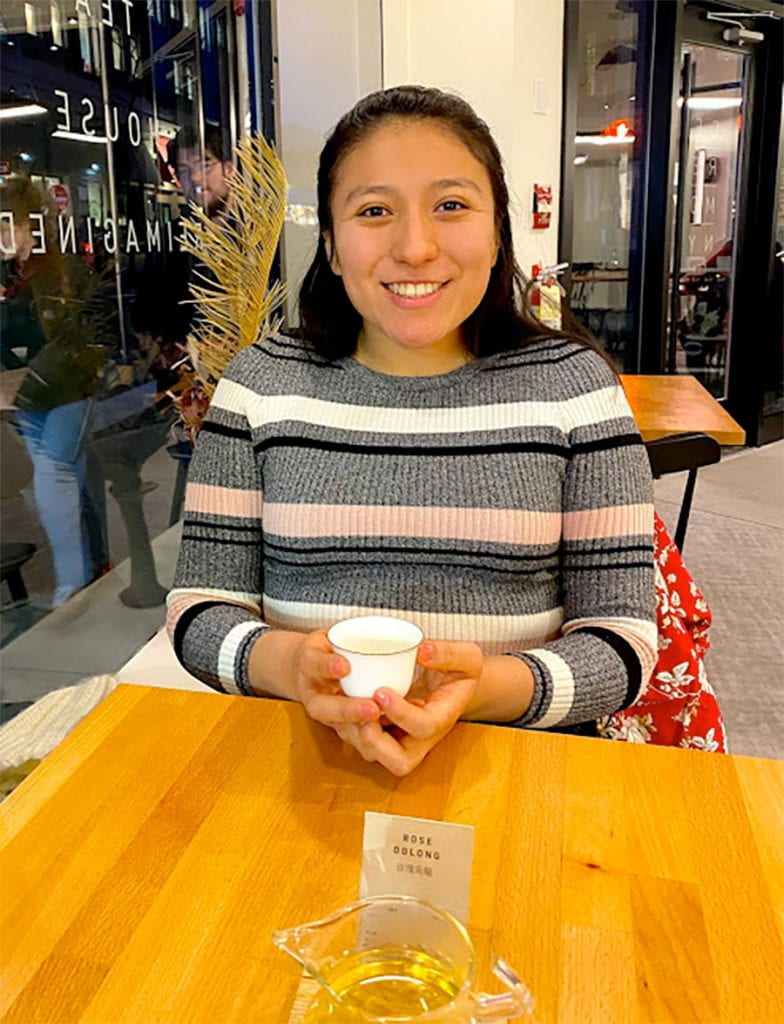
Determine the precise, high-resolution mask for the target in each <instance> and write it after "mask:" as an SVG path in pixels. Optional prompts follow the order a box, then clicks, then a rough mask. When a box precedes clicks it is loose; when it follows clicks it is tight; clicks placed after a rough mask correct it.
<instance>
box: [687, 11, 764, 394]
mask: <svg viewBox="0 0 784 1024" xmlns="http://www.w3.org/2000/svg"><path fill="white" fill-rule="evenodd" d="M704 25H705V22H700V27H702V26H704ZM708 28H709V29H710V28H711V26H710V25H708ZM750 61H751V55H750V54H749V53H748V52H744V51H742V50H739V49H737V48H736V49H729V48H727V47H721V46H715V45H708V44H706V43H705V42H694V41H691V40H688V39H687V40H685V41H683V42H682V43H681V47H680V81H681V89H680V96H679V98H678V115H677V116H678V124H679V133H678V136H679V137H678V147H677V155H676V165H675V173H674V196H673V199H674V202H673V226H672V235H671V237H672V246H671V253H670V274H669V303H668V321H667V370H668V372H670V373H689V374H692V375H694V376H696V377H697V378H698V379H699V380H700V381H701V383H702V384H703V385H704V386H705V387H706V388H707V389H708V390H709V391H710V392H711V393H712V394H713V395H715V396H716V398H720V399H721V398H726V396H727V376H728V368H729V362H730V358H731V351H732V336H731V335H732V332H731V323H732V303H733V301H735V298H734V288H733V284H734V274H735V269H736V256H737V245H736V224H737V214H738V209H739V205H740V204H739V191H738V190H739V187H740V182H741V169H742V166H743V161H742V148H743V142H744V117H745V116H746V108H747V82H748V77H749V63H750Z"/></svg>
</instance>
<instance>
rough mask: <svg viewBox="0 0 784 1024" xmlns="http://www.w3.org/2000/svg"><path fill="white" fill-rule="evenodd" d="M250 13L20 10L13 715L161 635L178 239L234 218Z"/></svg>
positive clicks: (15, 75) (9, 500) (7, 632)
mask: <svg viewBox="0 0 784 1024" xmlns="http://www.w3.org/2000/svg"><path fill="white" fill-rule="evenodd" d="M238 17H244V15H243V14H242V13H239V14H235V13H234V6H233V5H232V4H231V3H229V2H226V0H217V2H212V0H211V2H210V3H202V2H201V0H199V2H197V0H175V2H171V3H170V2H168V0H167V2H165V3H161V2H159V0H149V2H147V3H130V2H129V3H125V2H124V0H120V2H117V3H113V4H111V5H101V4H97V3H93V2H92V0H90V3H84V4H82V3H80V4H78V5H76V4H74V3H71V2H70V0H69V2H65V0H60V2H57V0H52V2H51V3H48V2H47V3H43V2H37V3H35V4H30V3H24V2H21V0H4V2H3V4H2V13H1V15H0V50H1V51H2V57H3V65H2V85H1V89H2V95H1V96H0V108H1V109H2V114H1V116H2V137H1V138H0V228H1V229H2V230H1V231H0V256H1V257H2V259H0V285H1V290H0V317H2V323H1V324H0V328H1V330H2V341H1V346H2V349H1V352H0V382H2V420H0V425H1V426H2V443H3V461H2V502H1V504H0V517H1V519H2V522H1V524H0V526H1V528H2V545H3V551H2V556H3V569H2V573H3V575H2V597H1V599H0V600H1V601H2V616H1V619H0V622H1V625H2V635H1V636H0V644H1V645H2V646H3V648H4V650H3V655H4V673H3V687H4V689H3V692H2V694H0V698H1V699H2V700H1V703H2V704H9V703H10V704H12V703H16V702H18V701H20V700H27V699H34V698H35V697H37V696H39V695H40V694H41V693H42V692H45V691H46V689H50V688H53V687H54V686H62V685H66V684H67V683H69V682H73V681H75V680H76V679H77V678H81V677H83V676H84V675H85V674H89V668H90V664H91V662H92V664H94V665H95V671H101V672H104V671H107V670H112V669H114V668H117V667H119V666H120V665H121V664H123V663H124V662H125V661H126V660H127V659H128V658H129V657H130V656H131V654H132V653H133V652H134V651H135V650H137V649H138V647H139V646H141V644H142V643H143V642H144V641H145V640H146V639H148V638H149V636H150V635H151V633H152V632H153V630H154V629H155V628H156V627H157V626H158V625H159V624H160V623H161V622H162V616H163V601H164V598H165V594H166V587H167V585H168V582H169V580H170V578H171V572H172V570H173V557H174V553H175V552H176V547H177V543H176V528H174V529H172V527H173V525H174V524H175V523H176V520H177V519H178V517H179V508H180V505H181V501H182V490H183V486H184V474H185V466H187V459H183V458H182V456H183V453H184V448H187V447H188V445H189V443H188V442H187V440H186V438H185V436H184V433H183V431H182V429H181V427H180V426H179V422H178V417H177V414H176V410H175V409H174V407H173V404H172V401H171V398H170V396H169V389H170V388H171V387H172V384H173V383H174V382H175V381H176V379H177V372H178V371H177V366H178V364H179V363H180V362H181V361H182V359H183V356H184V352H185V344H186V340H187V335H188V331H189V329H190V323H191V318H192V316H193V307H192V305H190V304H189V303H188V299H189V298H190V292H189V286H190V282H191V280H192V271H193V265H192V260H191V258H190V257H188V256H186V254H184V253H183V252H182V251H181V249H180V244H179V243H180V237H181V231H182V220H183V214H184V213H185V211H186V210H187V206H188V203H189V202H196V203H198V204H200V205H202V206H203V207H204V209H205V210H206V211H207V212H208V213H209V215H210V216H212V217H216V218H220V217H222V216H223V212H224V207H225V198H226V192H227V185H226V182H227V180H228V177H229V176H230V174H231V171H232V156H231V154H232V146H233V143H234V141H235V140H234V137H233V135H232V126H234V125H237V124H244V123H246V122H247V110H246V109H245V108H244V107H243V106H240V107H239V109H238V108H237V91H236V87H235V81H234V76H235V73H236V66H234V65H232V64H230V61H229V57H228V55H229V54H234V56H235V64H236V56H237V55H236V44H235V25H236V18H238ZM216 26H217V27H218V30H219V37H220V38H221V39H222V40H223V45H222V47H215V46H214V45H212V47H211V50H210V52H209V54H207V53H205V52H204V51H203V50H202V49H201V48H200V40H201V39H205V40H207V39H209V40H211V41H214V40H215V38H216ZM244 38H245V34H244V30H243V39H244ZM219 126H220V127H219ZM99 606H100V613H99V612H98V611H97V610H95V611H93V612H91V609H98V607H99ZM145 609H148V611H147V612H145V611H144V610H145ZM90 614H94V615H95V617H96V619H95V621H96V623H98V622H100V623H101V628H100V629H98V627H97V626H96V630H95V632H94V633H91V634H90V637H91V639H90V642H89V645H87V646H88V647H89V648H90V649H89V650H86V647H85V644H84V643H81V642H80V640H79V635H80V630H84V629H87V628H88V627H87V625H86V624H85V623H86V622H87V620H88V619H89V616H90ZM123 616H125V618H124V619H123ZM145 616H146V617H145ZM65 623H68V626H67V627H66V626H65V625H64V624H65ZM104 623H105V626H104ZM42 629H43V630H44V632H41V630H42ZM31 666H37V667H38V668H41V671H40V672H39V671H38V668H36V670H35V671H33V669H32V668H31ZM42 666H44V668H42ZM0 710H1V709H0Z"/></svg>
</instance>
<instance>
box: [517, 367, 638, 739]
mask: <svg viewBox="0 0 784 1024" xmlns="http://www.w3.org/2000/svg"><path fill="white" fill-rule="evenodd" d="M596 362H597V363H598V360H597V361H596ZM594 372H595V373H596V374H597V376H598V378H599V381H598V383H599V384H601V383H602V381H601V378H602V377H604V378H605V380H604V382H603V384H604V386H599V387H597V389H596V390H595V391H594V392H593V393H589V395H588V397H587V400H586V402H585V403H584V405H583V406H582V407H581V411H582V415H581V417H580V419H579V422H572V423H570V424H568V425H567V429H568V444H569V456H568V461H567V465H566V469H565V475H564V481H563V520H562V542H561V571H562V576H561V581H562V588H563V594H562V597H563V608H564V624H563V626H562V628H561V631H560V632H561V635H560V636H559V637H558V638H557V639H555V640H553V641H551V642H549V643H545V644H542V645H541V646H540V647H537V648H535V649H532V650H527V651H524V652H510V653H515V654H516V656H518V657H520V658H521V659H522V660H523V661H524V662H525V663H526V664H527V665H528V666H529V668H530V669H531V671H532V673H533V677H534V695H533V700H532V702H531V705H530V707H529V709H528V711H527V712H526V713H525V714H524V715H523V717H522V718H521V719H520V720H519V721H518V723H516V724H519V725H526V726H535V727H536V728H550V727H553V726H562V725H571V724H574V723H577V722H584V721H588V720H590V719H595V718H599V717H601V716H602V715H606V714H610V713H612V712H614V711H617V710H619V709H621V708H624V707H628V706H629V705H630V704H632V703H634V701H635V700H636V699H637V698H638V697H639V696H640V695H641V694H642V692H643V691H644V689H645V687H646V685H647V681H648V678H649V676H650V674H651V672H652V670H653V667H654V664H655V661H656V656H657V632H656V622H655V604H654V570H653V498H652V479H651V472H650V466H649V463H648V458H647V455H646V452H645V448H644V446H643V443H642V440H641V438H640V435H639V432H638V430H637V427H636V425H635V422H634V419H633V417H632V413H631V410H630V409H629V406H628V403H627V401H626V397H625V395H624V392H623V389H622V387H621V385H620V384H619V383H618V382H617V381H613V380H612V378H611V375H610V371H609V369H608V368H606V367H604V366H602V367H599V368H598V370H594ZM608 384H609V386H607V385H608ZM586 410H587V411H588V413H589V415H585V413H586Z"/></svg>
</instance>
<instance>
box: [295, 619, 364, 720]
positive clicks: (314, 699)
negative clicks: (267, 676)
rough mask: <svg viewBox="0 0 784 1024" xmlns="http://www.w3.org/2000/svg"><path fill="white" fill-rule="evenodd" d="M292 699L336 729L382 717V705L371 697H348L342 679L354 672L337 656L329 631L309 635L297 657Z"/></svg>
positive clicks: (317, 718) (304, 639) (306, 636)
mask: <svg viewBox="0 0 784 1024" xmlns="http://www.w3.org/2000/svg"><path fill="white" fill-rule="evenodd" d="M293 671H294V679H293V685H292V691H293V692H292V696H293V697H294V698H295V699H296V700H299V701H301V702H302V706H303V707H304V708H305V711H307V713H308V714H309V715H310V717H311V718H313V719H315V720H316V721H317V722H321V723H323V724H324V725H329V726H332V727H333V728H336V729H337V727H338V726H342V725H352V726H360V725H362V724H363V723H367V722H372V723H376V722H378V720H379V719H380V717H381V711H380V709H379V706H378V704H377V703H376V702H375V701H374V700H373V699H372V698H370V697H367V698H363V697H347V696H346V695H345V694H344V693H343V691H342V690H341V688H340V680H341V679H342V677H343V676H347V675H348V674H349V672H350V671H351V666H350V665H349V663H348V662H347V661H346V659H345V658H344V657H342V656H341V655H339V654H335V653H334V651H333V650H332V645H331V644H330V642H329V640H327V631H326V630H325V629H318V630H316V631H315V632H313V633H307V634H306V635H305V636H303V637H302V639H301V641H300V642H299V644H298V645H297V649H296V651H295V655H294V670H293Z"/></svg>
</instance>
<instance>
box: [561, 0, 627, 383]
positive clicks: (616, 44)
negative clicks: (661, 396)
mask: <svg viewBox="0 0 784 1024" xmlns="http://www.w3.org/2000/svg"><path fill="white" fill-rule="evenodd" d="M639 21H640V11H639V5H636V4H630V3H618V2H616V0H592V2H591V3H589V4H581V5H580V7H579V27H578V39H577V46H576V54H577V59H578V61H579V72H578V87H577V118H576V125H577V131H576V137H575V157H574V176H573V202H574V210H575V217H574V229H573V230H574V236H573V240H572V264H573V273H572V286H573V288H572V296H571V304H572V308H573V310H574V312H575V313H576V315H577V316H578V317H579V319H580V320H581V321H582V322H583V323H584V324H585V326H586V327H588V329H589V330H590V331H592V333H593V334H595V335H597V336H598V337H600V338H602V339H603V340H604V342H605V344H606V346H607V348H608V349H609V351H610V352H612V353H613V354H614V355H615V356H616V357H617V358H618V359H619V361H620V362H621V363H623V358H624V356H625V355H627V354H628V350H629V349H630V347H631V341H632V310H631V308H630V303H629V294H628V281H629V263H630V259H629V254H630V246H631V244H632V192H633V187H634V181H635V170H636V147H635V143H636V141H637V137H638V135H639V133H640V131H641V128H640V122H639V118H638V117H637V115H636V111H637V110H638V103H637V95H636V94H637V72H638V59H637V57H638V54H637V49H638V43H639V36H640V26H639Z"/></svg>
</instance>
